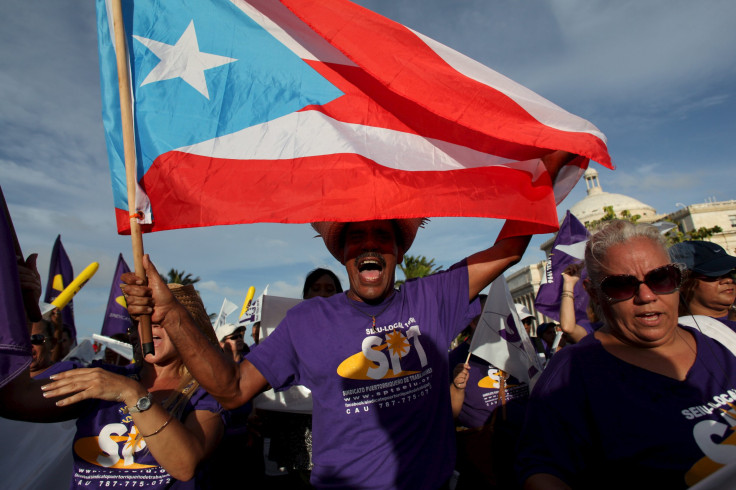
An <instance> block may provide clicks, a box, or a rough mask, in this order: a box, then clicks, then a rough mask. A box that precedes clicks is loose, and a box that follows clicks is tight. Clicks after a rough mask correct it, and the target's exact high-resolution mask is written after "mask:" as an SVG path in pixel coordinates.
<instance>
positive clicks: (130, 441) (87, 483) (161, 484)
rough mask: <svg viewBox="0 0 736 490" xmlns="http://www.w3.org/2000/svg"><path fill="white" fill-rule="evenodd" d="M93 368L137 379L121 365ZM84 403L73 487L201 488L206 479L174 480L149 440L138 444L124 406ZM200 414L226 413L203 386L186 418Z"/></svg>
mask: <svg viewBox="0 0 736 490" xmlns="http://www.w3.org/2000/svg"><path fill="white" fill-rule="evenodd" d="M76 367H79V366H77V365H75V364H74V363H71V362H60V363H57V364H55V365H54V366H52V368H50V370H53V372H61V371H67V370H69V369H74V368H76ZM90 367H101V368H104V369H107V370H108V371H112V372H115V373H117V374H121V375H124V376H132V375H134V373H135V370H136V368H135V367H134V366H133V365H129V366H125V367H119V366H110V365H107V364H102V363H93V364H92V365H91V366H90ZM53 372H51V371H50V374H53ZM45 374H46V372H44V375H45ZM50 374H49V375H50ZM84 403H85V405H84V412H83V413H82V415H81V416H80V417H79V418H78V419H77V432H76V434H75V435H74V444H73V450H72V452H73V456H74V473H73V474H72V481H71V485H70V488H72V489H77V488H85V489H102V488H105V489H107V488H114V487H122V488H125V487H128V488H142V489H145V490H159V489H164V488H166V489H173V488H176V489H182V490H183V489H195V488H199V485H198V479H199V478H202V477H203V475H201V474H199V475H197V476H196V477H195V478H192V479H191V480H189V481H186V482H183V481H178V480H175V479H173V478H172V477H171V476H170V475H169V473H168V472H167V471H166V470H165V469H163V468H162V467H161V466H159V464H158V463H157V462H156V460H155V458H154V457H153V456H152V455H151V453H150V451H148V449H146V441H145V440H144V439H137V440H136V435H137V434H138V428H137V427H135V425H134V424H133V417H132V416H131V415H129V414H123V413H122V409H123V408H124V407H125V404H124V403H119V402H110V401H106V400H87V401H86V402H84ZM195 410H206V411H209V412H213V413H222V407H220V405H219V404H218V403H217V402H216V401H215V399H214V398H212V396H210V395H209V394H207V392H206V391H204V390H203V389H202V388H198V389H197V391H196V392H195V393H194V395H192V397H191V398H190V399H189V401H188V402H187V404H186V406H185V407H184V412H183V415H182V417H181V420H184V419H186V417H187V416H188V415H189V414H190V413H191V412H193V411H195Z"/></svg>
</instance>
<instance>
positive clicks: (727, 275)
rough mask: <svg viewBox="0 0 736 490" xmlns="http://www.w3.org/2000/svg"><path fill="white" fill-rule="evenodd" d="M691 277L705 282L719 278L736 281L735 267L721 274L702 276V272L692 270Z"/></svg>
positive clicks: (718, 279)
mask: <svg viewBox="0 0 736 490" xmlns="http://www.w3.org/2000/svg"><path fill="white" fill-rule="evenodd" d="M693 277H694V278H695V279H698V280H699V281H705V282H716V281H720V280H721V279H729V278H730V279H731V280H732V281H734V282H736V269H734V270H732V271H730V272H727V273H725V274H723V275H721V276H704V275H703V274H699V273H697V272H693Z"/></svg>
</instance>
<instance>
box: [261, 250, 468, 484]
mask: <svg viewBox="0 0 736 490" xmlns="http://www.w3.org/2000/svg"><path fill="white" fill-rule="evenodd" d="M479 313H480V308H479V305H478V302H477V301H474V302H473V303H469V302H468V271H467V266H466V265H465V262H464V261H463V262H462V263H461V264H459V265H458V266H457V267H454V268H452V269H450V270H448V271H445V272H441V273H438V274H435V275H432V276H429V277H425V278H422V279H418V280H412V281H408V282H407V283H406V284H404V285H403V286H402V288H401V290H400V291H397V292H396V293H394V294H393V295H392V296H391V297H389V298H388V299H387V300H385V301H384V302H383V303H382V304H380V305H377V306H370V305H366V304H364V303H360V302H356V301H353V300H350V299H348V297H347V296H346V295H345V294H339V295H335V296H332V297H330V298H327V299H324V298H313V299H311V300H309V301H304V302H303V303H300V304H299V305H297V306H295V307H294V308H292V309H291V310H289V312H288V313H287V315H286V318H285V319H284V320H283V321H282V322H281V324H280V325H279V326H278V328H276V329H275V330H274V332H273V333H272V334H271V335H270V336H269V337H267V338H266V339H265V340H264V341H263V342H262V343H261V344H260V345H259V346H258V348H257V349H254V350H253V352H251V354H249V355H248V360H250V362H252V363H253V364H254V365H255V367H256V368H257V369H258V370H259V371H260V372H261V373H262V374H263V375H264V376H265V378H266V379H267V380H268V382H269V383H270V384H271V386H273V387H274V388H276V389H282V388H286V387H289V386H292V385H304V386H306V387H307V388H309V389H310V390H312V399H313V401H314V410H313V420H312V438H313V441H312V442H313V447H312V448H313V453H312V457H313V462H314V469H313V470H312V483H313V484H314V485H315V486H318V487H323V488H330V487H331V488H377V489H378V488H380V489H387V488H423V489H424V488H426V489H431V488H436V487H439V486H440V485H442V484H443V483H444V481H445V480H447V479H448V478H449V477H450V475H451V474H452V470H453V467H454V457H455V443H454V440H455V439H454V427H453V422H452V412H451V408H450V392H449V388H448V384H447V370H448V358H447V349H448V346H449V344H450V341H451V340H452V339H453V338H454V337H455V335H457V333H458V332H460V331H461V330H462V329H463V328H464V327H465V325H467V324H468V322H469V321H470V320H471V319H472V318H474V317H475V316H477V315H478V314H479ZM371 315H376V325H375V328H374V327H373V326H372V323H373V321H372V319H371Z"/></svg>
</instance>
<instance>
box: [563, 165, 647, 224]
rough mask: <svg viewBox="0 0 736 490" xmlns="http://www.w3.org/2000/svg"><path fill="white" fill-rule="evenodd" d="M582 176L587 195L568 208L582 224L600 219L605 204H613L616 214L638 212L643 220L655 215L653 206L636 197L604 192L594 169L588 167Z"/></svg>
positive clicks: (603, 213) (603, 212) (645, 220)
mask: <svg viewBox="0 0 736 490" xmlns="http://www.w3.org/2000/svg"><path fill="white" fill-rule="evenodd" d="M583 178H585V185H586V187H587V188H588V195H587V196H586V197H585V198H583V199H582V200H580V201H579V202H577V203H575V205H573V206H572V207H571V208H570V212H571V213H572V214H573V215H575V217H576V218H577V219H579V220H580V221H581V222H582V223H583V224H585V223H588V222H591V221H595V220H597V219H601V218H602V217H603V216H605V214H606V212H605V211H604V208H605V207H607V206H613V211H614V212H615V213H616V214H617V215H620V213H621V211H629V212H630V213H631V214H639V215H641V217H642V221H644V222H647V221H650V220H651V219H652V218H654V217H655V216H656V215H657V211H656V210H655V209H654V208H653V207H651V206H649V205H647V204H644V203H643V202H641V201H639V200H638V199H634V198H633V197H629V196H625V195H623V194H612V193H610V192H604V191H603V189H602V188H601V185H600V182H599V181H598V172H597V171H596V170H595V169H593V168H588V169H587V170H586V171H585V173H584V174H583ZM647 218H649V219H647Z"/></svg>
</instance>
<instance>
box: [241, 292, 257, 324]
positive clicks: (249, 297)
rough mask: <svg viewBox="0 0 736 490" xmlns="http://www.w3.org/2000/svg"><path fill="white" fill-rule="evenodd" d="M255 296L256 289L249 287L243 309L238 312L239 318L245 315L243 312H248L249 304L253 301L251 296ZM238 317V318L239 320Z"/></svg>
mask: <svg viewBox="0 0 736 490" xmlns="http://www.w3.org/2000/svg"><path fill="white" fill-rule="evenodd" d="M255 295H256V288H255V287H254V286H251V287H249V288H248V294H246V295H245V301H244V302H243V309H242V310H240V316H243V315H245V312H246V311H248V307H249V306H250V302H251V301H253V296H255ZM240 316H239V317H238V318H240Z"/></svg>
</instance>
